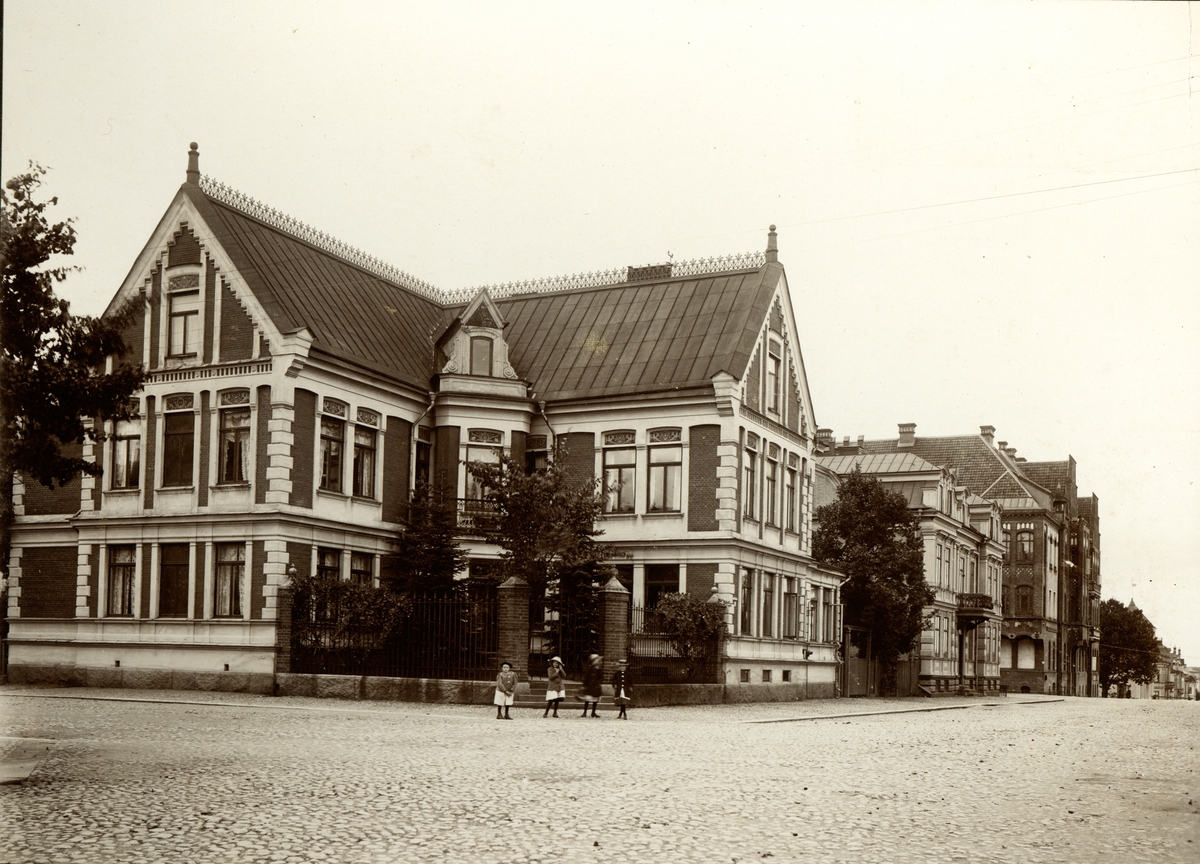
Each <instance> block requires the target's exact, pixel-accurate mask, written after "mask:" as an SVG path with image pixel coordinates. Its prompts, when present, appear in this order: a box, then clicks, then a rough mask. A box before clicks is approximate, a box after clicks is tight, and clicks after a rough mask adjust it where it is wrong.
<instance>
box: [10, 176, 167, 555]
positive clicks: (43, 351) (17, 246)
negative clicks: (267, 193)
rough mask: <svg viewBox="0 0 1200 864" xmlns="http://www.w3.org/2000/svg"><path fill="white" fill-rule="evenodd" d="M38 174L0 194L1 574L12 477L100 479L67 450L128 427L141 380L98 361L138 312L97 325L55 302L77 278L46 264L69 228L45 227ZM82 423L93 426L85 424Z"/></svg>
mask: <svg viewBox="0 0 1200 864" xmlns="http://www.w3.org/2000/svg"><path fill="white" fill-rule="evenodd" d="M45 173H46V169H45V168H42V167H41V166H40V165H36V164H32V163H31V164H30V170H29V173H26V174H19V175H17V176H16V177H13V178H12V179H11V180H9V181H8V183H7V184H5V189H4V191H3V193H2V195H3V212H2V215H0V222H2V224H0V261H2V265H3V274H2V278H3V297H2V298H0V528H2V532H0V533H2V536H3V540H2V545H3V548H2V549H0V567H3V568H5V569H7V565H8V543H9V528H10V527H11V525H12V519H13V504H12V483H11V479H12V477H13V474H14V472H18V471H19V472H20V473H21V474H22V475H24V476H25V477H27V478H30V479H34V480H37V481H38V482H40V483H42V484H43V485H45V486H48V487H51V488H52V487H53V486H54V484H55V483H58V484H65V483H68V482H70V481H71V480H72V479H74V478H75V477H76V476H78V475H79V474H80V473H81V472H82V473H85V474H90V475H96V474H99V473H100V466H99V465H98V464H97V463H95V462H88V461H85V460H84V459H83V458H81V456H77V455H75V454H74V452H72V451H73V448H71V447H70V445H79V444H82V443H83V442H84V441H95V440H99V439H100V438H101V437H102V435H103V422H102V421H103V420H105V419H111V420H126V419H129V417H130V416H131V414H130V405H129V397H130V396H131V395H132V394H133V393H134V392H136V391H137V390H138V389H139V388H140V387H141V385H142V381H143V380H144V377H145V376H144V374H143V371H142V368H141V365H140V364H136V365H129V364H114V368H113V371H112V372H111V373H106V372H105V361H106V359H107V358H109V357H120V356H121V355H123V354H124V353H125V350H126V345H125V341H124V339H123V338H122V336H121V330H122V328H123V327H124V326H126V324H127V323H128V322H129V321H130V320H132V318H133V316H135V315H139V314H141V308H140V304H129V305H128V306H127V307H126V308H124V309H122V310H120V311H119V313H118V314H117V315H115V316H109V317H106V318H102V319H98V318H91V317H87V316H80V315H72V314H71V312H70V308H69V304H68V303H67V301H65V300H61V299H59V298H58V297H57V296H55V293H54V286H55V284H56V283H61V282H63V281H64V280H65V279H66V278H67V275H68V274H69V273H71V272H72V271H75V270H78V268H76V267H67V266H64V265H62V264H55V263H54V260H53V259H54V258H55V256H58V255H70V254H72V251H73V248H74V246H75V229H74V228H73V227H72V224H71V223H72V221H73V220H71V219H67V220H65V221H62V222H55V223H53V224H52V223H51V221H50V216H49V212H48V211H49V208H50V207H52V206H54V205H56V204H57V203H58V199H57V198H49V199H45V198H43V197H42V196H41V195H39V192H38V190H39V187H40V186H41V185H42V177H43V176H44V175H45ZM85 417H86V418H90V419H91V421H92V423H93V424H94V425H92V424H88V425H85V424H84V418H85Z"/></svg>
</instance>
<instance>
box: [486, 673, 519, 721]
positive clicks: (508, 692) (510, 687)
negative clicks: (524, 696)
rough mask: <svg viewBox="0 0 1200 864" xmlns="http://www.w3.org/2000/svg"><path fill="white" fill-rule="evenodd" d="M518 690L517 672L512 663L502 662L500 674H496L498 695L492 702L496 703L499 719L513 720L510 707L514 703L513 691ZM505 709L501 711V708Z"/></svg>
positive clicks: (497, 717)
mask: <svg viewBox="0 0 1200 864" xmlns="http://www.w3.org/2000/svg"><path fill="white" fill-rule="evenodd" d="M516 690H517V673H516V672H514V671H512V664H511V663H508V662H505V663H501V664H500V674H499V675H497V676H496V695H495V697H494V698H493V699H492V702H494V703H495V705H496V719H497V720H511V719H512V717H510V716H509V714H508V709H509V708H510V707H512V704H513V693H515V692H516ZM501 708H503V709H504V713H503V714H501V713H500V709H501Z"/></svg>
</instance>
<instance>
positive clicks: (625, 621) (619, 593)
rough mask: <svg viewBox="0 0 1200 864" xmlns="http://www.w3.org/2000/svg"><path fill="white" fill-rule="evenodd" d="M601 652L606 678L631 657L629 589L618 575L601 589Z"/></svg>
mask: <svg viewBox="0 0 1200 864" xmlns="http://www.w3.org/2000/svg"><path fill="white" fill-rule="evenodd" d="M599 629H600V653H601V654H603V655H604V680H605V681H606V682H607V681H608V680H609V679H611V678H612V676H613V673H615V672H616V671H617V663H618V662H619V661H621V660H625V659H627V658H628V657H629V591H628V590H626V588H625V586H624V585H622V584H621V583H620V582H619V581H618V580H617V577H616V576H613V577H612V578H611V579H609V580H608V584H606V585H605V586H604V587H603V588H601V589H600V628H599Z"/></svg>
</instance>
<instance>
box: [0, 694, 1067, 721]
mask: <svg viewBox="0 0 1200 864" xmlns="http://www.w3.org/2000/svg"><path fill="white" fill-rule="evenodd" d="M4 697H14V698H13V699H12V701H9V702H8V703H7V705H5V704H4V702H3V701H0V717H2V716H3V715H5V714H7V713H8V712H10V711H11V710H13V709H14V708H15V707H16V704H17V702H18V701H19V700H21V699H31V698H39V699H63V700H88V701H100V702H104V701H107V702H144V703H147V704H159V705H214V706H223V707H228V708H250V709H255V710H264V709H265V710H291V711H320V712H334V713H338V714H348V713H349V714H359V713H362V714H394V715H405V714H421V715H437V716H443V717H447V718H456V719H470V718H473V717H490V716H491V715H492V712H493V710H494V709H493V707H492V706H491V705H452V704H442V703H425V702H383V701H379V702H370V701H361V700H349V699H317V698H313V697H307V696H256V695H252V694H245V693H227V692H220V691H204V690H132V689H120V688H92V687H38V686H32V685H20V684H7V685H2V686H0V700H4ZM1065 701H1066V697H1063V696H1043V695H1033V694H1021V695H1019V696H1011V695H1010V696H1007V697H999V698H993V699H988V698H980V697H971V696H948V697H941V698H937V699H928V698H924V697H906V698H897V697H872V698H867V697H856V698H853V699H851V698H844V699H811V700H808V701H804V702H743V703H738V704H722V705H672V706H664V707H656V708H638V706H637V697H636V694H635V696H634V702H633V705H632V706H631V707H630V709H629V710H630V716H631V717H633V718H635V719H640V720H643V721H646V722H653V721H660V722H672V721H677V720H703V721H710V722H726V723H792V722H800V721H806V720H835V719H840V720H845V719H847V718H854V717H873V716H880V715H888V714H915V713H928V712H932V711H954V710H960V709H965V708H988V709H995V708H1003V707H1008V706H1018V705H1041V704H1048V703H1054V702H1065ZM580 704H581V703H578V702H570V703H563V706H562V708H561V709H560V710H561V711H562V713H563V714H564V715H569V714H570V713H571V712H572V711H575V710H578V708H579V706H580ZM544 707H545V705H544V703H539V704H538V705H537V706H536V708H535V707H532V706H531V707H528V708H526V707H520V706H518V707H516V708H514V716H518V717H533V716H535V714H536V715H537V716H539V717H540V713H541V711H542V710H543V709H544ZM606 707H609V708H611V706H606ZM609 713H611V711H610V712H609Z"/></svg>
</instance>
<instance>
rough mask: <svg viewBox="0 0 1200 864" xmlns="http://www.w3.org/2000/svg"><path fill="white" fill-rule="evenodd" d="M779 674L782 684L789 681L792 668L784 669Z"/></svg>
mask: <svg viewBox="0 0 1200 864" xmlns="http://www.w3.org/2000/svg"><path fill="white" fill-rule="evenodd" d="M779 675H780V677H781V678H782V679H783V683H784V684H789V683H791V680H792V670H791V669H784V670H782V671H781V672H780V673H779Z"/></svg>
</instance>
